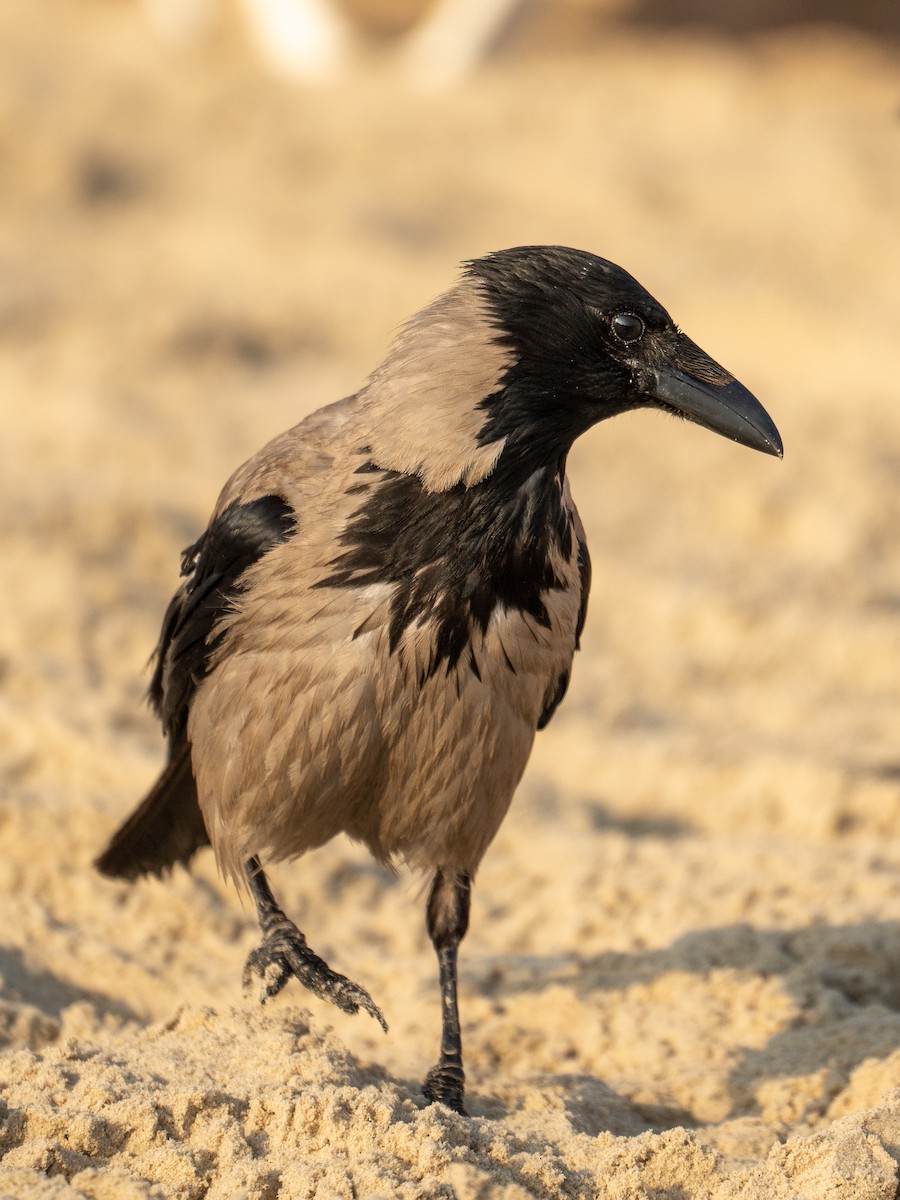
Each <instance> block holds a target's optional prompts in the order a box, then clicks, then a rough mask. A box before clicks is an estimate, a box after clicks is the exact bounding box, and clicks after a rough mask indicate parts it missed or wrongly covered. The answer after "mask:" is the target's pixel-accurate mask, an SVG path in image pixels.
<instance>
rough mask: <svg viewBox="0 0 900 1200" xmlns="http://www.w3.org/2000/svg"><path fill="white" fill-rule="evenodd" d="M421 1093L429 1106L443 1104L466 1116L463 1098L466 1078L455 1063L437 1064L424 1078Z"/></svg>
mask: <svg viewBox="0 0 900 1200" xmlns="http://www.w3.org/2000/svg"><path fill="white" fill-rule="evenodd" d="M422 1092H423V1093H424V1096H425V1099H426V1100H427V1101H428V1103H429V1104H444V1105H446V1107H447V1108H449V1109H451V1110H452V1111H453V1112H455V1113H459V1114H460V1115H461V1116H463V1117H464V1116H466V1109H465V1105H464V1104H463V1097H464V1096H465V1093H466V1077H465V1075H464V1074H463V1070H462V1067H460V1066H457V1065H456V1064H455V1063H438V1065H437V1066H436V1067H432V1068H431V1070H430V1071H429V1072H428V1074H427V1075H426V1076H425V1082H424V1084H423V1085H422Z"/></svg>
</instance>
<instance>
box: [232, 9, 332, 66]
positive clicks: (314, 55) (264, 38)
mask: <svg viewBox="0 0 900 1200" xmlns="http://www.w3.org/2000/svg"><path fill="white" fill-rule="evenodd" d="M241 7H242V9H243V10H244V16H245V19H246V21H247V25H248V27H249V29H250V33H251V35H252V36H253V39H254V41H255V42H256V46H257V49H258V50H259V54H260V56H261V58H262V60H263V62H264V63H265V64H266V66H267V67H268V68H269V69H270V70H271V71H272V72H273V73H274V74H276V75H285V76H287V77H288V78H289V79H300V80H303V81H304V82H305V83H327V82H328V81H329V80H331V79H334V78H336V77H337V75H339V74H340V72H341V71H342V70H343V69H344V68H345V66H346V64H347V60H348V58H349V56H350V50H351V46H352V41H353V33H352V31H351V29H350V26H349V25H348V23H347V21H346V20H345V19H344V17H343V16H342V14H341V13H340V12H339V11H338V9H337V8H336V7H335V5H334V4H333V3H331V0H241Z"/></svg>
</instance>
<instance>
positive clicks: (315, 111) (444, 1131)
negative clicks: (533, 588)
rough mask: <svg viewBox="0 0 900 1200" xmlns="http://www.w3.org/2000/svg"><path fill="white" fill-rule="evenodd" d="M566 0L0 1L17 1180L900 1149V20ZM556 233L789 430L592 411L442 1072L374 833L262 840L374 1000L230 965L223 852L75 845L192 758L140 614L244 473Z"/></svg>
mask: <svg viewBox="0 0 900 1200" xmlns="http://www.w3.org/2000/svg"><path fill="white" fill-rule="evenodd" d="M576 7H577V6H576ZM571 11H572V12H575V8H573V9H572V10H571ZM579 11H580V13H581V16H580V19H581V22H582V26H583V29H582V32H581V33H580V34H579V36H578V37H577V38H576V37H574V36H573V37H572V38H570V39H568V40H567V39H566V38H565V37H564V36H563V35H562V34H561V33H559V32H558V31H557V32H556V33H554V32H553V30H552V29H551V28H549V27H548V28H547V30H545V32H544V33H543V34H541V35H540V36H539V35H538V34H537V33H536V32H534V30H532V33H531V35H529V34H528V31H527V29H526V30H524V31H523V32H521V33H520V34H519V35H518V41H516V40H515V39H514V40H513V43H512V44H511V45H509V46H508V47H507V48H506V49H505V51H504V52H503V53H502V54H501V55H500V56H499V57H498V58H497V59H496V60H495V61H494V62H492V63H491V64H490V65H489V66H488V67H487V68H486V69H485V70H484V71H482V72H481V73H479V74H478V75H477V76H476V77H475V78H473V79H472V80H471V81H470V82H469V83H467V84H466V85H465V86H464V87H462V88H461V89H459V90H457V91H454V92H450V93H446V94H440V95H433V96H430V95H425V96H421V95H411V94H410V93H409V92H408V91H407V90H405V89H404V88H403V86H402V85H401V84H399V83H398V82H397V80H396V79H395V78H394V77H393V76H392V74H391V71H390V69H389V66H388V65H387V63H386V62H385V61H381V62H378V61H375V62H372V63H366V64H363V65H362V66H361V67H360V69H359V70H358V72H357V73H356V74H355V75H354V76H353V78H352V79H351V80H350V81H348V82H346V83H345V84H343V85H340V86H336V87H334V88H332V89H325V90H321V91H307V90H304V89H302V88H292V87H289V86H285V85H283V84H281V83H279V82H277V81H275V80H272V79H268V78H266V77H265V76H264V75H263V73H262V72H261V70H260V69H259V67H258V64H256V63H254V61H253V60H252V58H251V56H250V55H249V53H248V52H247V50H246V48H245V47H243V46H242V45H241V43H240V42H239V40H238V39H237V38H236V37H235V36H234V35H233V33H231V34H229V32H228V30H227V29H226V30H225V32H223V34H222V36H221V37H220V38H219V39H218V40H216V41H215V42H214V43H212V44H210V45H206V46H201V47H198V48H195V49H193V50H184V51H183V52H181V53H171V52H168V51H166V50H165V49H164V48H163V47H161V46H159V45H158V44H156V43H155V42H153V40H152V39H150V38H149V37H148V36H147V34H146V32H145V31H144V29H143V27H142V25H141V20H140V17H139V15H138V13H137V11H136V10H135V9H133V8H131V7H130V6H129V5H127V4H125V3H115V2H113V0H75V2H73V3H71V4H70V5H68V6H56V7H55V8H54V6H50V5H35V4H33V3H31V2H30V0H8V2H7V4H6V5H4V6H3V7H2V8H0V180H2V185H0V413H2V422H0V504H2V513H3V521H2V525H0V563H2V568H0V578H2V584H3V587H2V602H0V830H2V834H0V837H2V842H0V1197H2V1198H3V1200H6V1198H7V1197H11V1198H15V1200H74V1198H75V1197H78V1198H85V1197H90V1198H91V1200H120V1198H121V1200H138V1198H140V1200H150V1198H153V1200H162V1198H169V1197H173V1198H174V1197H178V1198H181V1197H185V1198H191V1200H193V1198H199V1197H209V1198H210V1200H225V1198H229V1200H231V1198H245V1200H276V1198H278V1200H294V1198H298V1200H299V1198H310V1200H312V1198H317V1200H319V1198H321V1200H330V1198H332V1197H340V1198H345V1197H346V1198H350V1197H353V1198H355V1200H375V1198H376V1197H378V1198H382V1197H383V1198H385V1200H388V1198H392V1197H402V1198H404V1200H418V1198H420V1197H421V1198H423V1200H426V1198H427V1200H431V1198H437V1197H443V1198H445V1200H448V1198H450V1197H457V1198H458V1200H523V1198H525V1197H541V1198H548V1200H550V1198H554V1200H555V1198H557V1197H566V1198H578V1200H582V1198H585V1200H586V1198H588V1197H604V1198H609V1200H701V1198H710V1200H713V1198H714V1200H788V1198H791V1200H793V1198H798V1200H894V1197H895V1196H896V1195H897V1189H898V1179H900V1172H898V1160H900V883H898V881H900V875H898V869H900V705H898V698H900V697H898V693H900V684H898V675H900V667H898V663H900V659H898V638H900V532H898V530H900V487H898V473H900V409H898V403H900V401H898V389H897V381H898V378H900V337H898V329H900V289H898V285H897V276H898V272H897V263H898V251H900V109H898V106H900V86H898V78H900V74H898V66H900V54H898V53H897V51H896V50H895V49H891V46H890V45H889V44H885V43H880V42H879V40H878V39H877V38H866V37H863V36H861V35H858V34H853V33H850V32H848V31H846V30H845V31H843V32H841V31H838V30H835V29H831V30H827V29H819V28H814V27H810V26H798V27H796V28H794V29H789V30H781V31H769V32H766V31H760V32H758V33H755V34H753V36H751V37H746V38H728V37H726V36H724V35H721V34H716V33H715V32H714V31H709V30H705V31H704V30H703V29H693V30H679V31H668V32H667V31H662V30H653V29H650V28H646V27H643V28H641V27H627V26H621V25H614V24H610V23H606V24H604V23H597V24H596V26H595V25H594V24H592V23H591V22H590V21H588V20H587V18H586V16H585V12H586V10H583V11H582V10H579ZM573 19H574V18H573ZM533 242H559V243H566V244H571V245H576V246H580V247H583V248H586V249H591V250H593V251H595V252H597V253H599V254H602V255H604V256H605V257H608V258H611V259H613V260H615V261H617V262H619V263H621V264H622V265H623V266H625V267H626V268H627V269H629V270H631V271H632V272H633V273H634V274H635V275H636V276H637V277H638V278H639V279H640V280H641V281H642V282H643V283H644V284H645V285H646V286H647V287H648V288H649V290H650V291H652V292H653V293H654V294H655V295H656V296H657V297H659V298H660V299H661V301H662V302H663V303H664V304H665V305H666V306H667V307H668V308H669V310H670V311H671V312H672V313H673V315H674V316H675V318H676V319H677V320H678V321H679V323H680V324H681V325H682V326H683V327H684V328H685V329H686V330H687V331H688V332H689V333H690V335H691V336H692V337H693V338H694V339H695V340H697V341H698V342H699V343H700V344H701V345H702V346H703V347H704V348H705V349H707V350H708V351H709V352H710V353H711V354H712V355H713V356H714V357H716V358H717V359H719V360H720V361H722V362H724V363H725V364H726V365H727V366H728V367H729V368H730V369H731V370H733V371H734V372H735V373H736V374H737V375H738V377H739V378H740V379H741V380H742V381H743V382H744V383H746V384H747V385H748V386H749V387H750V388H751V389H752V390H753V391H754V392H755V393H756V394H757V395H758V396H759V397H760V399H761V400H762V401H763V402H764V403H765V405H766V406H767V408H768V409H769V411H770V412H771V414H772V415H773V417H774V419H775V420H776V422H777V424H778V425H779V427H780V429H781V432H782V434H783V437H784V443H785V458H784V462H783V463H779V462H777V461H776V460H774V459H771V458H766V457H763V456H762V455H756V454H752V453H750V452H749V451H747V450H745V449H743V448H741V447H737V446H734V445H732V444H730V443H728V442H726V441H725V440H723V439H720V438H716V437H714V436H713V435H711V434H709V433H708V432H706V431H704V430H701V429H698V428H696V427H693V426H688V425H685V424H684V423H680V422H677V421H675V420H672V419H670V418H667V417H664V416H661V415H659V414H652V413H637V414H633V415H630V416H628V417H625V418H622V419H620V420H618V421H615V422H612V423H610V424H608V425H606V426H601V427H598V428H596V429H595V430H593V431H591V432H590V433H589V434H588V435H586V436H585V437H584V438H583V439H582V440H581V442H580V443H579V445H578V446H577V448H576V451H575V452H574V453H573V455H572V461H571V478H572V487H573V492H574V494H575V497H576V500H577V502H578V504H579V507H580V509H581V512H582V516H583V518H584V522H585V525H586V527H587V531H588V537H589V542H590V546H591V552H592V556H593V560H594V586H593V594H592V597H591V607H590V613H589V617H588V624H587V630H586V634H585V638H584V645H583V651H582V653H581V654H580V655H579V658H578V660H577V663H576V668H575V672H574V677H573V682H572V687H571V691H570V694H569V697H568V699H567V701H566V703H565V704H564V705H563V707H562V709H561V710H560V712H559V714H558V715H557V717H556V718H555V720H554V722H553V724H552V726H551V727H550V728H549V729H548V730H547V731H546V732H545V733H542V734H541V735H540V736H539V738H538V741H537V743H536V747H535V752H534V755H533V758H532V761H531V764H530V767H529V770H528V772H527V773H526V777H525V779H524V781H523V783H522V785H521V787H520V789H519V793H518V795H517V797H516V799H515V801H514V804H513V807H512V809H511V811H510V814H509V816H508V818H507V820H506V823H505V824H504V826H503V828H502V829H501V831H500V834H499V836H498V837H497V839H496V842H495V844H494V845H493V847H492V848H491V850H490V851H489V853H488V855H487V858H486V860H485V862H484V865H483V867H482V870H481V872H480V874H479V876H478V880H477V885H476V889H475V894H474V903H473V914H472V925H471V931H470V934H469V936H468V938H467V939H466V941H465V943H464V945H463V949H462V958H461V973H462V974H461V1003H462V1015H463V1021H464V1042H465V1054H466V1064H467V1068H468V1075H469V1100H468V1103H469V1111H470V1116H469V1117H468V1118H463V1117H460V1116H457V1115H455V1114H452V1113H449V1112H448V1111H446V1110H444V1109H443V1108H441V1107H431V1108H429V1107H426V1106H425V1104H424V1101H423V1099H422V1096H421V1091H420V1086H421V1079H422V1077H423V1075H424V1073H425V1071H426V1070H427V1068H428V1067H429V1066H430V1065H431V1063H432V1061H433V1060H434V1058H435V1056H436V1051H437V1041H438V1032H439V998H438V989H437V984H436V969H435V963H434V958H433V954H432V951H431V947H430V945H429V943H428V941H427V938H426V935H425V931H424V924H423V911H422V910H423V881H421V880H419V879H416V878H412V877H410V876H409V875H408V874H405V873H403V872H401V873H400V874H399V875H397V876H394V875H391V874H390V873H389V872H387V871H385V870H383V869H382V868H380V867H378V866H377V865H375V864H374V863H373V862H372V861H371V859H370V858H369V857H368V856H367V854H366V853H365V852H364V851H363V850H362V849H361V848H360V847H358V846H354V845H352V844H350V843H349V842H343V841H342V842H336V843H333V844H331V845H329V846H327V847H325V848H324V849H323V850H321V851H319V852H317V853H315V854H313V855H310V856H308V857H307V858H305V859H303V860H302V861H301V862H299V863H295V864H289V865H284V866H281V867H278V868H276V869H275V870H274V871H273V872H272V877H273V883H274V885H275V889H276V894H277V895H278V896H279V898H280V900H281V903H282V904H283V906H284V907H285V908H286V909H287V910H288V911H289V912H290V913H291V914H292V915H293V916H295V917H296V918H297V920H298V923H299V924H300V926H301V928H302V929H303V930H304V931H305V932H306V933H307V935H308V937H309V940H310V944H311V945H312V946H313V948H314V949H315V950H316V951H317V952H318V953H320V954H321V955H323V956H324V957H325V958H327V959H328V961H329V962H330V963H331V964H332V965H333V966H334V967H335V968H336V969H338V970H340V971H343V972H345V973H347V974H349V975H350V976H351V977H352V978H353V979H355V980H357V981H359V982H360V983H362V984H363V985H364V986H365V987H367V988H368V989H369V990H370V991H371V993H372V995H373V997H374V998H375V999H376V1001H377V1002H378V1003H379V1004H380V1005H381V1006H382V1008H383V1010H384V1013H385V1015H386V1017H387V1019H388V1021H389V1023H390V1026H391V1028H390V1033H389V1034H388V1035H387V1036H384V1035H383V1034H382V1033H381V1031H380V1029H379V1028H378V1027H377V1026H376V1024H375V1023H374V1022H373V1021H371V1020H370V1019H369V1018H367V1017H365V1016H358V1017H355V1018H350V1017H344V1016H343V1014H341V1013H339V1012H337V1011H336V1010H335V1009H333V1008H332V1007H330V1006H328V1005H326V1004H324V1003H322V1002H320V1001H318V1000H317V999H315V998H314V997H312V996H311V995H308V994H306V993H305V992H304V991H303V990H302V989H301V988H300V987H299V986H292V987H289V988H288V989H287V990H286V991H285V993H284V994H283V995H282V996H281V997H279V998H278V999H277V1000H276V1001H274V1002H273V1003H271V1004H269V1005H267V1006H266V1007H265V1008H262V1007H260V1005H259V1004H258V1003H257V998H256V996H255V994H254V995H250V996H244V995H242V992H241V986H240V978H241V968H242V964H243V961H244V958H245V956H246V954H247V953H248V952H249V951H250V950H251V949H252V947H253V946H254V945H255V944H256V937H257V930H256V925H255V920H254V918H253V914H252V913H251V912H250V911H249V910H247V909H246V908H243V907H242V906H241V903H240V901H239V899H238V898H237V897H236V895H235V894H234V892H233V891H232V890H231V889H229V888H228V887H226V886H225V885H224V884H223V883H222V882H221V881H220V880H219V879H218V877H217V874H216V869H215V865H214V863H213V861H212V859H211V855H210V854H209V853H206V854H204V855H201V856H200V857H199V858H198V859H197V862H196V866H195V869H194V870H193V871H192V872H191V873H190V874H189V873H187V872H185V871H183V870H181V869H179V870H177V871H176V872H175V873H174V874H173V875H172V877H171V878H170V879H169V880H167V881H165V882H159V881H155V880H151V881H143V882H141V883H139V884H137V885H135V886H126V885H119V884H115V883H111V882H109V881H108V880H104V879H101V878H100V877H98V876H97V875H96V873H95V872H94V871H93V870H92V867H91V860H92V858H93V856H94V855H95V854H96V853H97V852H98V850H99V849H100V848H101V847H102V845H103V843H104V840H105V839H106V838H107V836H108V835H109V833H110V832H111V831H112V829H113V828H114V827H115V826H116V824H117V823H118V822H119V821H120V820H121V819H122V818H123V817H124V816H125V814H126V813H127V812H128V811H129V810H130V808H131V807H132V806H133V805H134V803H135V802H136V801H137V799H138V798H139V797H140V796H141V794H142V792H143V791H144V790H145V789H146V788H147V787H148V786H149V784H150V783H151V782H152V780H153V779H154V778H155V775H156V772H157V771H158V769H159V766H160V763H161V761H162V757H163V753H164V749H163V743H162V739H161V736H160V734H159V731H158V728H157V726H156V724H155V722H154V720H153V718H152V717H151V715H150V713H149V711H148V709H147V707H146V705H145V703H144V691H145V688H146V684H147V673H146V669H145V668H146V662H147V658H148V656H149V654H150V651H151V650H152V647H153V645H154V644H155V640H156V637H157V633H158V630H159V625H160V621H161V617H162V613H163V610H164V607H165V604H166V602H167V600H168V598H169V596H170V594H171V591H172V589H173V588H174V586H175V584H176V581H177V572H178V562H179V551H180V549H181V548H182V547H183V546H185V545H187V544H188V543H189V542H191V541H192V540H193V539H194V538H195V537H196V536H197V534H198V533H199V532H200V531H201V529H202V528H203V526H204V524H205V521H206V519H207V516H208V514H209V511H210V510H211V507H212V505H213V503H214V500H215V497H216V495H217V493H218V490H219V487H220V486H221V484H222V483H223V481H224V480H225V478H226V477H227V476H228V474H230V472H231V471H232V470H233V469H234V467H235V466H237V465H238V464H239V463H240V462H241V461H243V459H245V458H246V457H248V456H249V455H250V454H251V453H252V452H253V451H254V450H256V449H257V448H258V447H259V446H260V445H261V444H262V443H263V442H264V441H265V440H266V439H267V438H268V437H270V436H271V435H273V434H274V433H276V432H277V431H279V430H281V429H283V428H286V427H287V426H289V425H291V424H293V423H295V422H296V421H297V420H299V419H300V418H301V417H302V416H304V415H305V414H306V413H307V412H309V411H311V410H312V409H313V408H314V407H316V406H317V405H319V404H322V403H325V402H327V401H330V400H333V399H336V398H338V397H339V396H341V395H344V394H348V393H349V392H351V391H353V390H355V389H356V388H357V387H358V386H359V384H360V383H361V382H362V380H363V379H364V378H365V376H366V374H367V373H368V371H369V370H371V369H372V368H373V367H374V366H375V365H376V364H377V362H378V361H379V359H380V357H381V355H382V354H383V352H384V349H385V347H386V345H387V343H388V341H389V339H390V337H391V335H392V332H393V331H394V330H395V329H396V327H397V326H398V324H399V323H400V322H401V321H402V320H403V319H404V318H405V317H406V316H408V315H409V314H410V313H412V312H414V311H415V310H416V309H417V308H419V307H421V306H422V305H423V304H424V303H426V302H427V301H428V300H429V299H431V298H432V297H433V296H434V295H436V294H437V293H438V292H440V291H441V290H442V289H443V288H445V287H446V286H448V285H449V283H450V282H451V281H452V279H453V277H454V274H455V264H457V263H458V262H459V261H460V260H461V259H464V258H469V257H473V256H476V255H478V254H481V253H484V252H486V251H488V250H491V249H497V248H500V247H502V246H507V245H515V244H519V243H533Z"/></svg>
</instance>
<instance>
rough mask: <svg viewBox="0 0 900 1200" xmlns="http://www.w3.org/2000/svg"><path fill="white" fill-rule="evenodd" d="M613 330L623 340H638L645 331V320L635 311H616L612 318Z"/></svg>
mask: <svg viewBox="0 0 900 1200" xmlns="http://www.w3.org/2000/svg"><path fill="white" fill-rule="evenodd" d="M612 331H613V333H614V334H615V335H616V337H617V338H620V339H621V340H622V341H623V342H636V341H637V340H638V338H639V337H641V336H642V335H643V333H644V322H643V321H642V320H641V318H640V317H636V316H635V315H634V313H616V315H615V316H614V317H613V319H612Z"/></svg>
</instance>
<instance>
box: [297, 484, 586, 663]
mask: <svg viewBox="0 0 900 1200" xmlns="http://www.w3.org/2000/svg"><path fill="white" fill-rule="evenodd" d="M356 474H357V479H358V480H359V482H358V483H356V484H354V486H353V488H352V491H353V492H354V493H355V492H358V491H359V490H360V489H361V488H362V487H365V499H364V501H363V503H362V504H361V505H360V506H359V507H358V508H357V509H356V511H355V512H354V514H353V516H352V517H351V519H350V521H349V523H348V525H347V528H346V529H345V530H344V532H343V533H342V535H341V537H340V542H341V544H342V545H343V546H345V547H346V549H345V550H344V551H343V552H342V553H341V554H339V555H338V556H337V557H336V558H334V559H333V560H332V561H331V564H330V565H331V567H332V571H331V573H330V574H329V575H328V576H327V577H326V578H324V579H322V580H321V581H320V582H319V583H318V584H317V586H318V587H367V586H369V585H370V584H377V583H381V584H386V585H388V586H389V587H391V588H392V589H393V595H392V599H391V607H390V630H389V638H390V649H391V651H392V652H394V651H396V649H397V647H398V645H399V643H400V640H401V638H402V636H403V633H404V632H405V631H406V630H407V629H408V628H409V627H410V626H412V625H414V624H417V623H420V622H426V621H430V622H433V624H434V628H435V635H434V642H433V646H432V654H431V660H430V663H429V665H428V667H427V669H426V670H425V673H424V675H423V679H422V682H424V680H425V679H426V678H428V677H429V676H431V675H433V674H435V673H436V672H437V671H438V669H439V668H440V667H441V666H442V665H445V666H446V670H448V671H449V670H450V669H451V668H452V667H454V666H455V665H456V664H457V663H458V662H459V660H460V658H461V657H462V655H463V654H464V652H465V650H466V648H467V646H468V645H469V643H470V639H471V634H472V633H473V632H474V631H475V630H476V629H479V630H481V631H482V632H486V630H487V628H488V625H489V623H490V620H491V616H492V614H493V613H494V611H495V610H496V609H497V608H500V607H502V608H504V609H506V610H515V611H518V612H522V613H526V614H528V616H530V617H531V618H532V619H533V620H534V621H535V622H537V624H539V625H543V626H544V627H545V628H548V627H549V625H550V618H549V615H548V613H547V608H546V605H545V603H544V596H545V594H546V593H547V592H548V591H549V590H551V589H557V588H562V587H563V586H565V585H564V582H563V581H562V580H561V579H559V578H558V577H557V575H556V572H555V571H554V569H553V564H552V559H551V550H552V549H553V548H554V547H555V548H557V549H558V550H559V551H560V552H561V553H562V555H563V556H564V557H566V558H570V557H571V556H572V554H573V552H574V531H573V528H572V522H571V517H570V514H569V512H568V511H567V509H566V506H565V504H564V503H563V499H562V479H563V478H564V475H563V465H562V463H559V464H558V465H556V466H554V467H553V468H552V469H550V468H542V469H540V470H538V471H536V472H535V473H534V474H533V475H532V476H531V477H530V479H529V480H528V481H527V483H526V484H525V485H524V486H522V487H515V488H513V487H502V486H499V485H498V481H497V480H496V479H495V478H494V477H489V478H488V479H487V480H485V481H484V482H482V483H480V484H477V485H476V486H474V487H470V488H466V487H465V486H464V485H463V484H457V486H456V487H454V488H451V489H450V490H449V491H445V492H428V491H426V490H425V488H424V487H423V485H422V483H421V480H419V478H418V477H417V476H414V475H404V474H400V473H398V472H396V471H388V470H382V469H381V468H379V467H377V466H376V465H375V464H374V463H371V462H364V463H363V464H362V465H361V466H360V467H359V468H358V469H357V472H356ZM366 485H367V486H366ZM469 665H470V666H471V668H472V670H473V671H474V672H475V673H476V674H477V672H478V667H477V664H476V663H475V660H474V658H472V657H471V655H470V658H469ZM510 666H511V664H510Z"/></svg>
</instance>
